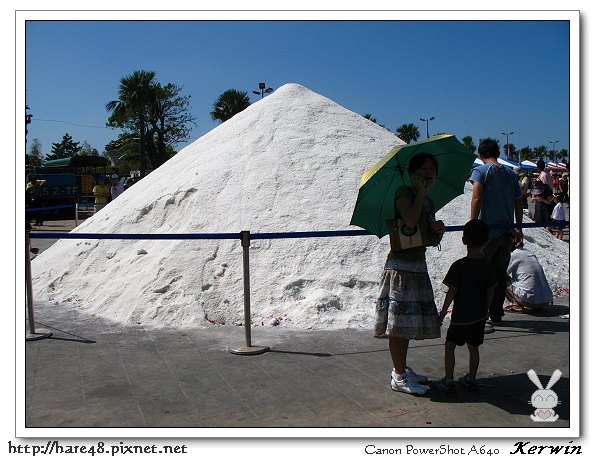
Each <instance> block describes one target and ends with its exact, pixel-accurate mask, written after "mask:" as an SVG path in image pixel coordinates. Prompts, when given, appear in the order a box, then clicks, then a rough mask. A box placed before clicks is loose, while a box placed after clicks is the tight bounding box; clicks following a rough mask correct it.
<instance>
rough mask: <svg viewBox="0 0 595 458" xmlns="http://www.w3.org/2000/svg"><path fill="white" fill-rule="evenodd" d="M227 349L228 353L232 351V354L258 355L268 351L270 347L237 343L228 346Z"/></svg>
mask: <svg viewBox="0 0 595 458" xmlns="http://www.w3.org/2000/svg"><path fill="white" fill-rule="evenodd" d="M228 350H229V352H230V353H233V354H234V355H260V354H262V353H266V352H267V351H269V350H270V348H269V347H258V346H256V347H254V346H251V347H247V346H246V345H237V346H234V347H232V346H230V347H229V348H228Z"/></svg>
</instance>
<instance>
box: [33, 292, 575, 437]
mask: <svg viewBox="0 0 595 458" xmlns="http://www.w3.org/2000/svg"><path fill="white" fill-rule="evenodd" d="M568 311H569V307H568V298H567V297H565V298H558V299H557V300H556V302H555V305H554V306H551V307H548V308H546V309H543V311H542V312H541V313H539V314H537V313H535V314H533V315H528V314H514V315H507V316H506V317H505V320H506V322H505V325H504V326H501V327H498V328H497V331H496V332H495V333H493V334H490V335H487V336H486V342H485V344H484V346H482V347H481V358H482V359H481V366H480V371H479V382H480V383H481V385H482V387H481V390H480V391H478V392H468V391H464V390H459V392H457V393H455V394H444V393H430V394H428V395H425V396H412V395H407V394H402V393H395V392H393V391H391V389H390V387H389V384H388V381H389V372H390V368H391V364H390V356H389V352H388V350H387V341H386V340H383V339H382V340H381V339H374V338H373V337H371V336H370V333H369V331H356V330H340V331H328V332H304V331H288V330H286V329H283V328H254V329H253V330H252V345H254V346H259V345H266V346H269V347H270V351H268V352H266V353H263V354H260V355H255V356H244V355H235V354H232V353H230V352H229V351H228V347H229V346H236V345H237V344H240V345H243V344H244V343H245V337H244V329H243V328H239V327H231V326H222V327H213V328H210V329H190V330H175V329H147V328H143V327H140V326H138V327H123V326H122V325H119V324H114V323H110V322H107V321H105V320H102V319H99V318H97V317H93V316H88V315H85V314H82V313H81V312H80V311H79V310H78V309H77V308H76V307H75V306H73V307H72V308H71V309H70V310H69V309H67V308H66V307H60V308H55V307H51V306H46V307H41V306H38V307H37V308H36V327H37V328H38V329H39V328H40V327H42V328H46V329H49V330H51V331H52V332H53V336H52V337H51V338H47V339H43V340H37V341H29V342H26V344H25V346H26V347H25V351H26V405H25V409H26V420H25V421H26V426H27V427H28V428H36V427H114V428H120V427H177V428H196V427H200V428H204V427H244V428H248V427H312V428H314V427H325V428H330V427H358V428H362V427H380V428H383V427H384V428H390V427H465V428H476V427H486V428H495V427H498V428H510V431H511V435H513V436H518V432H515V429H514V428H535V427H537V426H538V427H556V428H567V427H569V426H570V409H569V402H570V382H569V376H568V374H569V373H570V365H569V354H570V336H569V320H565V319H562V318H560V317H559V315H562V314H564V313H568ZM444 334H445V329H443V335H444ZM442 344H443V341H442V339H434V340H428V341H419V342H412V343H411V349H410V353H409V364H410V365H411V366H413V367H414V368H415V369H416V370H417V371H418V372H423V373H427V374H428V375H429V376H430V378H431V379H438V378H440V377H441V376H442V375H443V361H442ZM457 355H458V365H457V375H458V376H460V375H463V374H464V371H465V366H466V361H467V354H466V349H464V348H460V349H459V350H458V351H457ZM529 369H534V370H535V371H536V372H537V374H539V376H540V378H541V380H542V383H543V384H544V385H545V384H547V381H548V380H549V377H550V375H551V374H552V373H553V371H554V370H555V369H560V370H561V371H562V374H563V377H562V379H561V380H560V381H559V382H558V383H556V385H555V386H554V387H553V390H554V391H555V392H556V394H557V395H558V397H559V400H560V405H559V406H557V407H556V408H555V411H556V413H557V414H558V415H559V419H558V420H557V421H556V422H554V423H535V422H533V421H532V420H531V419H530V417H529V415H530V414H532V413H533V408H532V407H531V405H530V404H529V401H530V399H531V395H532V394H533V392H534V391H535V390H536V387H535V385H533V383H532V382H531V381H530V380H529V378H528V377H527V375H526V372H527V371H528V370H529ZM32 432H33V431H32Z"/></svg>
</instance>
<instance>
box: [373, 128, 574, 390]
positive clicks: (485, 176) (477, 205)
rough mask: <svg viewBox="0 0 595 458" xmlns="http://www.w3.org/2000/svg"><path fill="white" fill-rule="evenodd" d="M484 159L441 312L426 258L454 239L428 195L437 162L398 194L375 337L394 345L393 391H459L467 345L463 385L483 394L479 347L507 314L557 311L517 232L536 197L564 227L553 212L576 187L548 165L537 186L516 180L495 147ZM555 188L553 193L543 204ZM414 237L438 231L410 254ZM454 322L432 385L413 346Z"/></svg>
mask: <svg viewBox="0 0 595 458" xmlns="http://www.w3.org/2000/svg"><path fill="white" fill-rule="evenodd" d="M478 153H479V158H480V160H481V161H482V163H483V164H482V165H480V166H478V167H476V168H474V169H473V171H472V173H471V176H470V178H469V181H470V182H471V184H472V186H473V194H472V198H471V208H470V213H469V216H470V217H469V221H468V222H467V223H466V224H465V226H464V229H463V236H462V243H463V244H464V245H465V246H466V248H467V256H465V257H464V258H461V259H459V260H457V261H455V262H454V263H453V264H452V265H451V267H450V269H449V270H448V272H447V274H446V276H445V277H444V281H443V283H444V285H445V286H446V287H447V288H448V291H447V293H446V297H445V299H444V303H443V305H442V307H441V309H440V311H439V312H438V310H437V307H436V304H435V301H434V293H433V289H432V284H431V281H430V277H429V274H428V268H427V264H426V248H427V247H429V246H436V245H437V244H438V243H439V242H440V241H441V239H442V236H443V234H444V232H445V226H444V223H443V222H442V221H436V220H435V218H434V204H433V202H432V200H431V199H430V198H429V197H428V195H427V190H428V189H429V188H430V187H431V186H432V185H433V184H434V183H435V182H436V179H437V176H438V175H439V170H438V164H437V162H436V160H435V159H434V157H433V156H431V155H430V154H427V153H418V154H416V155H415V156H413V157H412V158H411V160H410V161H409V167H408V172H409V175H410V177H411V185H409V186H401V187H400V188H399V189H397V191H396V193H395V199H394V208H395V220H388V221H387V227H388V230H389V235H390V241H391V250H390V252H389V254H388V256H387V259H386V262H385V266H384V270H383V273H382V276H381V279H380V289H379V294H378V297H377V300H376V320H375V326H374V336H375V337H382V338H387V339H388V341H389V350H390V356H391V361H392V365H393V368H392V371H391V374H390V386H391V388H392V389H393V390H394V391H399V392H403V393H408V394H416V395H422V394H425V393H426V392H427V391H428V390H430V389H432V390H436V391H442V392H454V391H456V385H455V380H454V367H455V350H456V347H458V346H463V345H465V344H466V345H467V349H468V351H469V367H468V371H467V373H466V374H465V375H464V376H463V377H460V378H459V380H458V381H459V384H460V385H461V386H463V387H464V388H467V389H472V390H474V389H477V387H478V385H477V382H476V376H477V371H478V368H479V361H480V357H479V347H480V346H481V345H482V344H483V342H484V334H489V333H491V332H494V326H497V325H500V324H502V322H503V317H504V316H505V312H507V313H523V312H524V311H525V309H536V308H540V307H542V306H544V305H547V304H551V303H552V291H551V289H550V287H549V285H548V283H547V279H546V277H545V274H544V272H543V269H542V268H541V265H540V264H539V261H538V260H537V258H536V256H535V255H534V254H533V253H530V252H529V251H528V250H526V249H525V248H524V247H523V231H522V228H521V227H514V224H515V223H517V224H518V223H522V222H523V213H524V212H523V210H524V209H527V208H528V199H529V197H530V198H531V200H532V201H533V202H535V204H536V211H535V213H536V214H538V212H542V213H539V215H538V216H539V217H542V218H546V217H547V218H548V219H549V218H552V217H554V218H558V217H559V215H557V214H555V212H554V216H552V212H553V210H554V206H559V205H563V203H564V202H565V201H566V200H567V197H568V177H567V175H561V176H560V177H557V176H556V178H557V179H556V180H554V177H553V176H552V175H550V174H549V173H548V172H546V171H545V166H544V164H543V162H542V161H540V162H539V163H538V169H539V170H538V176H537V177H536V178H535V180H534V181H533V182H531V181H532V180H531V177H529V176H527V175H526V174H525V173H524V172H523V171H521V170H520V169H519V170H514V171H513V170H512V169H510V168H508V167H506V166H504V165H501V164H499V163H498V157H499V155H500V151H499V147H498V144H497V143H496V142H495V141H494V140H491V139H486V140H482V142H481V143H480V145H479V148H478ZM561 182H562V184H561ZM547 187H550V188H551V193H550V194H546V195H544V192H547ZM541 188H544V189H545V191H543V190H541V191H540V189H541ZM538 203H539V204H542V206H543V208H541V205H537V204H538ZM552 204H553V205H552ZM550 207H551V209H550ZM556 208H559V207H556ZM405 229H406V230H407V231H408V232H411V233H415V232H416V230H419V231H420V232H422V233H423V232H424V231H429V232H431V233H433V237H427V240H426V242H424V243H421V244H417V245H415V246H410V247H404V246H403V244H402V243H398V242H399V237H401V236H400V233H401V232H402V233H406V232H404V230H405ZM395 233H399V234H397V235H395ZM506 301H508V305H505V302H506ZM449 312H450V324H449V327H448V330H447V333H446V338H445V346H444V367H445V375H444V377H443V378H441V379H440V380H438V381H435V382H429V381H428V377H427V376H426V375H423V374H418V373H417V372H415V370H414V369H413V368H411V367H410V366H409V365H408V364H407V353H408V348H409V341H410V340H411V339H414V340H423V339H434V338H437V337H440V335H441V325H442V323H443V320H444V319H445V318H446V316H447V315H448V313H449Z"/></svg>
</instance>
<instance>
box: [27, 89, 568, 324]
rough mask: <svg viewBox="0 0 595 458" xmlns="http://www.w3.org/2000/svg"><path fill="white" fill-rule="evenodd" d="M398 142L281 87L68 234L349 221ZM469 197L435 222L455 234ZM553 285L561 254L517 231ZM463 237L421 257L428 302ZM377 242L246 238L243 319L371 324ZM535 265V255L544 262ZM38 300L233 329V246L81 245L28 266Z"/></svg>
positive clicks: (237, 267)
mask: <svg viewBox="0 0 595 458" xmlns="http://www.w3.org/2000/svg"><path fill="white" fill-rule="evenodd" d="M397 144H402V141H401V140H400V139H398V138H397V137H396V136H395V135H394V134H392V133H390V132H389V131H388V130H386V129H384V128H382V127H380V126H378V125H376V124H374V123H372V122H370V121H368V120H366V119H365V118H363V117H362V116H361V115H359V114H356V113H353V112H351V111H349V110H347V109H345V108H343V107H341V106H340V105H338V104H336V103H335V102H333V101H331V100H329V99H328V98H325V97H323V96H321V95H318V94H316V93H314V92H312V91H310V90H308V89H307V88H305V87H303V86H300V85H297V84H287V85H285V86H283V87H281V88H279V89H278V90H277V91H275V93H273V94H271V95H269V96H268V97H266V98H264V99H262V100H260V101H258V102H256V103H254V104H253V105H252V106H250V107H249V108H248V109H246V110H244V111H243V112H242V113H240V114H238V115H236V116H234V117H233V118H232V119H230V120H229V121H227V122H225V123H223V124H222V125H220V126H218V127H217V128H215V129H213V130H212V131H211V132H209V133H208V134H206V135H204V136H203V137H201V138H200V139H198V140H197V141H196V142H194V143H193V144H191V145H189V146H188V147H186V148H184V149H183V150H182V151H180V152H179V153H178V154H176V156H175V157H173V158H172V159H171V160H169V161H168V162H167V163H165V164H164V165H162V166H161V167H159V168H158V169H157V170H156V171H154V172H153V173H151V174H150V175H148V176H147V177H146V178H144V179H143V180H141V181H140V182H138V183H137V184H135V185H134V186H132V187H131V188H130V189H128V190H127V191H125V192H124V193H123V194H122V195H121V196H120V197H118V198H117V199H116V200H115V201H114V202H112V203H110V204H108V205H107V206H106V207H105V208H104V209H103V210H101V211H100V212H99V213H97V214H96V215H94V216H93V217H91V218H89V219H88V220H86V221H85V222H84V223H83V224H82V225H81V226H79V227H78V228H77V229H75V230H74V231H73V232H83V233H88V232H97V233H109V234H111V233H115V234H146V233H172V234H181V233H233V232H235V233H239V232H240V231H242V230H249V231H251V232H252V233H267V232H295V231H325V230H342V229H359V228H356V227H353V226H349V221H350V218H351V214H352V211H353V207H354V204H355V201H356V198H357V187H358V184H359V180H360V177H361V175H362V173H363V172H364V171H365V170H366V169H368V168H369V167H370V166H371V165H373V164H374V163H375V162H377V161H378V160H379V159H380V158H382V157H383V156H384V155H385V154H386V153H387V152H388V151H389V150H390V149H391V148H392V147H394V146H395V145H397ZM469 200H470V189H469V188H467V189H466V193H465V195H463V196H460V197H458V198H457V199H455V200H454V201H453V202H451V203H450V204H448V205H447V206H446V207H445V208H444V209H442V210H441V211H440V212H439V213H438V217H440V218H441V219H443V220H444V221H445V222H446V224H447V225H462V224H464V223H465V222H466V220H467V217H468V213H469ZM525 233H526V238H527V240H528V243H527V245H526V246H527V247H528V248H529V249H530V250H532V251H533V252H535V253H536V254H537V255H538V258H539V259H540V261H541V262H542V264H543V265H544V269H545V270H546V274H547V275H548V279H549V280H550V283H551V285H552V287H568V283H569V280H568V245H567V244H565V243H564V242H561V241H558V240H556V239H555V238H554V237H552V236H551V235H550V234H549V233H547V232H546V231H545V230H543V229H527V230H526V232H525ZM460 235H461V234H460V232H458V233H447V234H446V236H445V238H444V240H443V242H442V251H438V250H437V249H434V248H431V249H429V250H428V264H429V268H430V275H431V278H432V282H433V284H434V288H435V291H436V300H437V304H438V305H440V303H441V301H442V298H443V288H442V287H441V282H442V279H443V277H444V275H445V273H446V271H447V269H448V266H449V265H450V264H451V263H452V262H453V261H454V260H455V259H457V258H459V257H461V256H464V253H465V251H464V247H463V246H462V245H461V243H460ZM387 251H388V241H387V239H386V238H384V239H382V240H378V239H377V238H376V237H375V236H352V237H333V238H289V239H272V240H253V241H252V242H251V245H250V277H251V282H250V283H251V303H252V320H253V324H254V325H257V326H260V325H265V326H270V325H280V326H287V327H293V328H296V329H337V328H345V327H368V328H370V327H371V325H372V321H373V315H374V299H375V296H376V293H377V287H378V279H379V277H380V274H381V271H382V267H383V264H384V259H385V257H386V254H387ZM542 253H543V254H544V255H545V256H541V254H542ZM33 276H34V278H33V281H34V297H35V299H36V301H40V302H50V303H51V304H53V306H55V307H73V308H76V309H77V310H79V311H81V313H91V314H95V315H97V316H101V317H103V318H106V319H109V320H113V321H116V322H119V323H125V324H142V325H147V326H176V327H184V326H194V327H204V326H212V325H213V323H215V324H227V325H239V324H242V323H243V280H242V247H241V244H240V241H239V238H238V239H237V240H77V239H64V240H60V241H58V242H57V243H55V244H54V245H53V246H52V247H51V248H49V249H48V250H46V251H45V252H44V253H42V254H41V255H40V256H38V257H37V258H36V259H35V260H34V261H33Z"/></svg>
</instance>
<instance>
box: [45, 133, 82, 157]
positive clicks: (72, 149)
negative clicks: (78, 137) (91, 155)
mask: <svg viewBox="0 0 595 458" xmlns="http://www.w3.org/2000/svg"><path fill="white" fill-rule="evenodd" d="M80 151H81V147H80V146H79V142H75V141H74V140H73V139H72V137H71V136H70V135H68V134H64V136H63V137H62V141H61V142H60V143H52V154H48V155H47V156H46V159H47V160H48V161H51V160H53V159H64V158H66V157H73V156H77V155H78V154H79V153H80Z"/></svg>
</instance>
